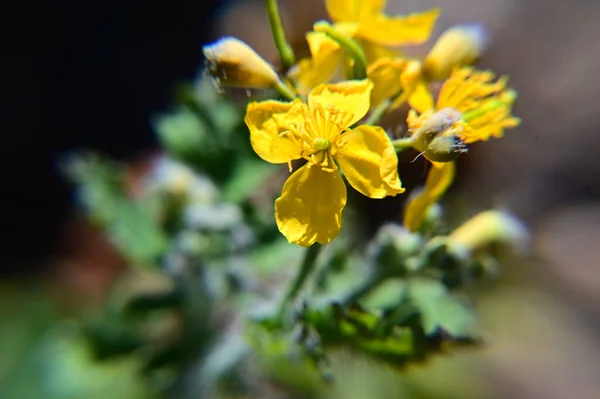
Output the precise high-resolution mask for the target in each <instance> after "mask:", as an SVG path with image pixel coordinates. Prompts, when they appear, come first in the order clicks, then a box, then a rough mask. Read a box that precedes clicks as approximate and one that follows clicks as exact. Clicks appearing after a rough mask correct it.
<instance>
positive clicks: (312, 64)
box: [288, 0, 440, 95]
mask: <svg viewBox="0 0 600 399" xmlns="http://www.w3.org/2000/svg"><path fill="white" fill-rule="evenodd" d="M385 3H386V2H385V1H383V0H364V1H363V0H327V1H326V6H327V11H328V13H329V16H330V17H331V19H332V20H333V22H334V25H333V29H334V30H336V31H338V32H339V33H341V34H342V35H345V36H348V37H349V38H353V39H354V40H356V41H357V42H358V44H359V45H360V46H361V48H362V50H363V51H364V53H365V56H366V60H367V62H368V63H372V62H375V61H376V60H378V59H380V58H384V57H386V58H390V57H395V56H396V53H395V52H394V51H393V50H392V49H391V48H390V47H394V46H401V45H408V44H420V43H423V42H425V41H426V40H427V39H429V36H430V34H431V31H432V30H433V26H434V24H435V21H436V20H437V17H438V15H439V13H440V10H439V9H432V10H428V11H425V12H421V13H414V14H410V15H404V16H401V15H399V16H394V17H390V16H388V15H385V14H384V12H383V10H384V8H385ZM306 39H307V41H308V45H309V49H310V54H311V56H310V57H309V58H305V59H303V60H301V61H300V62H299V63H298V64H297V66H296V67H295V68H293V69H292V71H290V73H289V75H288V76H289V77H290V78H291V79H292V80H294V81H295V82H296V86H297V90H298V92H299V93H300V94H303V95H305V94H307V93H308V91H310V89H312V88H314V87H316V85H318V84H320V83H326V82H330V81H331V80H332V79H333V77H334V76H335V75H336V73H339V72H340V71H341V70H342V67H343V66H344V62H345V59H344V57H345V54H344V51H343V49H342V48H341V47H340V45H339V44H337V43H336V42H335V41H334V40H332V39H331V38H329V37H328V36H327V35H326V34H325V33H323V32H320V31H318V29H317V25H315V31H312V32H309V33H308V34H307V37H306Z"/></svg>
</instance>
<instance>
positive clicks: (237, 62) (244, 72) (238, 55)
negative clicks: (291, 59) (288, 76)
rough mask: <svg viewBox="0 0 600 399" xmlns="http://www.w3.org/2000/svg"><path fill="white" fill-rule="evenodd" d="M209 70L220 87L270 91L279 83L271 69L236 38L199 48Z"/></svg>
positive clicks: (226, 38)
mask: <svg viewBox="0 0 600 399" xmlns="http://www.w3.org/2000/svg"><path fill="white" fill-rule="evenodd" d="M202 52H203V53H204V56H205V57H206V60H207V64H208V70H209V72H210V73H211V74H212V75H213V76H215V77H216V78H217V79H218V81H219V84H221V85H223V86H230V87H242V88H249V89H252V88H271V87H274V86H275V85H276V84H277V83H278V82H279V76H278V75H277V72H275V70H274V69H273V67H272V66H271V65H270V64H269V63H268V62H267V61H265V60H264V59H263V58H262V57H261V56H260V55H258V54H257V53H256V51H254V50H253V49H252V48H251V47H250V46H248V45H247V44H246V43H244V42H243V41H241V40H239V39H236V38H235V37H224V38H222V39H219V40H217V41H216V42H214V43H211V44H209V45H206V46H204V47H202Z"/></svg>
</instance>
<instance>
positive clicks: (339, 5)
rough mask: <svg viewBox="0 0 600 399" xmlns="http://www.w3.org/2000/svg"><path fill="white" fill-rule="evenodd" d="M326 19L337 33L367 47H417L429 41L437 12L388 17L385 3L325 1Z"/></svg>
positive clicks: (342, 0) (383, 1) (381, 0)
mask: <svg viewBox="0 0 600 399" xmlns="http://www.w3.org/2000/svg"><path fill="white" fill-rule="evenodd" d="M325 5H326V7H327V12H328V14H329V17H330V18H331V19H332V20H333V22H334V23H335V25H334V27H335V28H336V29H343V30H344V31H345V32H348V33H349V34H350V36H352V37H355V38H357V39H360V40H362V41H364V42H365V43H364V44H366V45H367V46H369V45H376V46H385V47H393V46H402V45H407V44H420V43H423V42H425V41H426V40H427V39H429V35H430V34H431V31H432V29H433V26H434V24H435V21H436V20H437V18H438V16H439V13H440V10H439V9H437V8H435V9H432V10H428V11H424V12H420V13H414V14H409V15H397V16H388V15H386V14H385V13H384V9H385V5H386V1H385V0H326V1H325Z"/></svg>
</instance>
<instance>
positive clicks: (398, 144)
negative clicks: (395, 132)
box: [392, 137, 413, 152]
mask: <svg viewBox="0 0 600 399" xmlns="http://www.w3.org/2000/svg"><path fill="white" fill-rule="evenodd" d="M392 144H393V145H394V149H395V150H396V152H402V151H404V150H406V149H407V148H411V147H412V145H413V139H412V137H403V138H401V139H396V140H392Z"/></svg>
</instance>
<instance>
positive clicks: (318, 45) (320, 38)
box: [306, 31, 340, 60]
mask: <svg viewBox="0 0 600 399" xmlns="http://www.w3.org/2000/svg"><path fill="white" fill-rule="evenodd" d="M306 42H307V43H308V48H309V49H310V54H311V56H312V57H313V59H316V60H319V59H320V58H322V57H324V58H327V57H328V55H329V54H330V53H332V52H335V51H338V50H340V45H339V44H338V43H337V42H336V41H335V40H333V39H331V38H329V36H327V34H325V33H323V32H315V31H310V32H308V33H307V34H306Z"/></svg>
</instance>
